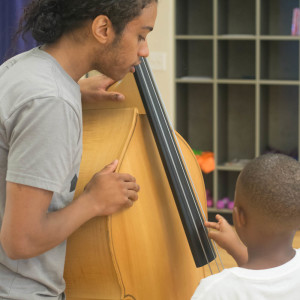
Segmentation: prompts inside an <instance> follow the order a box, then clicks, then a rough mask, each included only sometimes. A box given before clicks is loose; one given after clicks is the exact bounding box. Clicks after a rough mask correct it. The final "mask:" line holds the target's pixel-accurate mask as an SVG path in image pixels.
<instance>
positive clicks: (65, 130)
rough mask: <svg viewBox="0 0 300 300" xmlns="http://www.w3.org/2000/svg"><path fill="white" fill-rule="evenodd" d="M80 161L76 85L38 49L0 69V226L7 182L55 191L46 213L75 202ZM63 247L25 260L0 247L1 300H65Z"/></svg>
mask: <svg viewBox="0 0 300 300" xmlns="http://www.w3.org/2000/svg"><path fill="white" fill-rule="evenodd" d="M81 155H82V108H81V94H80V88H79V86H78V84H77V83H76V82H75V81H73V79H72V78H71V77H70V76H69V75H68V74H67V73H66V72H65V71H64V70H63V69H62V67H61V66H60V65H59V64H58V62H57V61H56V60H55V59H54V58H53V57H52V56H50V55H49V54H47V53H46V52H44V51H42V50H40V49H39V48H35V49H32V50H30V51H28V52H25V53H23V54H20V55H18V56H16V57H14V58H12V59H10V60H9V61H7V62H6V63H4V64H3V65H2V66H1V67H0V189H1V192H0V226H1V224H2V220H3V215H4V208H5V201H6V192H5V190H6V181H10V182H15V183H20V184H25V185H29V186H34V187H38V188H41V189H45V190H50V191H53V192H54V194H53V198H52V201H51V204H50V206H49V209H48V210H49V211H55V210H58V209H61V208H63V207H65V206H66V205H67V204H68V203H70V202H71V201H72V199H73V196H74V190H75V186H76V182H77V178H78V172H79V165H80V160H81ZM65 247H66V243H65V242H64V243H62V244H60V245H59V246H57V247H55V248H54V249H52V250H50V251H47V252H46V253H44V254H42V255H40V256H38V257H35V258H32V259H26V260H11V259H9V258H8V257H7V256H6V254H5V252H4V251H3V249H2V247H1V244H0V299H18V300H21V299H24V300H25V299H26V300H38V299H44V298H47V299H48V298H49V299H64V295H63V291H64V288H65V282H64V280H63V270H64V261H65Z"/></svg>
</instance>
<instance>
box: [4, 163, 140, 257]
mask: <svg viewBox="0 0 300 300" xmlns="http://www.w3.org/2000/svg"><path fill="white" fill-rule="evenodd" d="M117 163H118V162H117V161H114V162H113V163H112V164H110V165H108V166H107V167H105V168H104V169H103V170H102V171H101V172H99V173H97V174H95V175H94V177H93V178H92V180H91V181H90V182H89V183H88V185H87V186H86V188H85V190H84V192H83V193H82V194H81V195H80V196H79V197H78V198H77V199H75V200H74V201H73V202H72V203H71V204H70V205H68V206H67V207H65V208H63V209H61V210H58V211H55V212H50V213H49V212H48V207H49V204H50V202H51V199H52V194H53V193H52V192H50V191H46V190H42V189H39V188H34V187H30V186H25V185H21V184H16V183H12V182H7V195H6V207H5V214H4V219H3V223H2V228H1V232H0V241H1V244H2V247H3V248H4V250H5V252H6V254H7V255H8V256H9V257H10V258H12V259H27V258H31V257H35V256H38V255H40V254H42V253H44V252H46V251H47V250H50V249H52V248H54V247H55V246H57V245H59V244H60V243H61V242H63V241H64V240H65V239H67V238H68V236H69V235H70V234H72V233H73V232H74V231H75V230H76V229H77V228H79V227H80V226H81V225H82V224H84V223H85V222H86V221H88V220H90V219H91V218H93V217H96V216H105V215H110V214H113V213H115V212H117V211H120V210H122V209H124V208H127V207H130V206H132V204H133V201H135V200H137V198H138V195H137V192H138V191H139V186H138V185H137V184H136V182H135V178H134V177H132V176H131V175H129V174H118V173H114V171H115V169H116V167H117Z"/></svg>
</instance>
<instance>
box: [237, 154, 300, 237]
mask: <svg viewBox="0 0 300 300" xmlns="http://www.w3.org/2000/svg"><path fill="white" fill-rule="evenodd" d="M240 208H241V209H242V210H243V214H244V217H245V218H246V220H247V222H248V223H252V225H251V226H252V228H256V229H259V230H260V233H261V234H265V233H266V234H268V233H272V232H273V233H274V231H275V232H278V233H285V232H292V231H295V230H297V229H298V228H299V227H300V163H299V162H298V161H296V160H295V159H293V158H291V157H289V156H286V155H282V154H266V155H262V156H260V157H258V158H256V159H254V160H252V161H251V162H250V163H248V164H247V165H246V167H245V168H244V169H243V171H242V172H241V173H240V175H239V178H238V180H237V185H236V195H235V210H234V214H237V212H238V210H239V209H240ZM234 219H236V217H235V216H234Z"/></svg>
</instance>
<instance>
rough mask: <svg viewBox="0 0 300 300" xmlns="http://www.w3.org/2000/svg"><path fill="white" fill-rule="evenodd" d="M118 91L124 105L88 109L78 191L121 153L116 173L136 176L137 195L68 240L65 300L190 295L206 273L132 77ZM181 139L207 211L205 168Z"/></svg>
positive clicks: (177, 299) (182, 298)
mask: <svg viewBox="0 0 300 300" xmlns="http://www.w3.org/2000/svg"><path fill="white" fill-rule="evenodd" d="M118 90H119V91H121V92H122V93H124V94H125V96H126V101H125V102H124V103H122V104H120V103H118V104H114V103H102V104H97V106H95V105H90V106H86V107H85V108H84V111H83V117H84V119H83V120H84V121H83V122H84V131H83V157H82V164H81V170H80V174H79V181H78V184H77V189H76V194H79V193H80V192H81V191H82V190H83V188H84V186H85V185H86V183H87V182H88V181H89V180H90V178H91V177H92V175H93V174H94V173H96V172H98V171H99V170H101V169H102V168H103V167H104V166H105V165H107V164H108V163H110V162H111V161H113V160H114V159H116V158H117V159H119V165H118V170H117V171H118V172H121V173H130V174H132V175H134V176H135V177H136V180H137V182H138V184H139V185H140V187H141V189H140V192H139V200H138V201H137V202H135V203H134V205H133V207H131V208H130V209H127V210H124V211H121V212H119V213H117V214H114V215H112V216H107V217H98V218H94V219H92V220H91V221H89V222H88V223H86V224H85V225H83V226H82V227H81V228H80V229H79V230H77V231H76V232H75V233H74V234H73V235H72V236H71V237H70V238H69V239H68V246H67V256H66V265H65V280H66V285H67V288H66V295H67V299H68V300H79V299H84V300H91V299H99V300H100V299H101V300H104V299H105V300H113V299H114V300H115V299H126V300H129V299H135V300H169V299H170V300H171V299H172V300H188V299H190V298H191V296H192V294H193V292H194V290H195V289H196V287H197V285H198V283H199V281H200V280H201V278H203V277H204V275H205V271H204V268H196V266H195V262H194V260H193V256H192V254H191V250H190V247H189V244H188V241H187V238H186V235H185V232H184V229H183V226H182V223H181V220H180V216H179V213H178V210H177V207H176V204H175V201H174V199H173V194H172V191H171V188H170V185H169V182H168V179H167V176H166V172H165V169H164V166H163V164H162V161H161V158H160V154H159V152H158V149H157V145H156V142H155V140H154V137H153V134H152V131H151V128H150V125H149V122H148V118H147V115H146V114H145V111H144V108H143V105H142V103H141V99H140V97H139V93H138V91H137V87H136V85H135V81H134V79H133V76H132V75H128V76H127V77H126V78H125V80H123V82H122V83H121V84H120V85H119V86H118ZM177 138H178V141H179V144H180V147H181V150H182V154H183V156H184V158H185V161H186V164H187V166H188V168H189V172H190V176H191V178H192V180H193V181H194V188H195V190H196V192H197V194H198V196H199V199H200V201H201V204H202V207H204V208H206V197H205V188H204V182H203V178H202V173H201V170H200V169H199V166H198V164H197V161H196V159H195V157H194V155H193V153H192V151H191V149H190V147H189V146H188V145H187V143H186V142H185V141H184V140H183V139H182V138H181V137H180V136H179V135H178V134H177ZM205 213H206V212H205Z"/></svg>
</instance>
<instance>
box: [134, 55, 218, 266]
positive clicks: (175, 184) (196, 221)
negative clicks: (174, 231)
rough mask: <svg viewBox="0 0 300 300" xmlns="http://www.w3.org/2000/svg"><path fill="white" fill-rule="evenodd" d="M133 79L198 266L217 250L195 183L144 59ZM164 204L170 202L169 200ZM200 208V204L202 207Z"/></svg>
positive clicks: (209, 258)
mask: <svg viewBox="0 0 300 300" xmlns="http://www.w3.org/2000/svg"><path fill="white" fill-rule="evenodd" d="M134 77H135V80H136V83H137V86H138V89H139V92H140V95H141V98H142V101H143V104H144V107H145V110H146V113H147V116H148V120H149V123H150V125H151V128H152V132H153V135H154V138H155V141H156V144H157V146H158V150H159V153H160V156H161V159H162V162H163V165H164V168H165V171H166V174H167V177H168V180H169V184H170V187H171V190H172V193H173V196H174V199H175V202H176V206H177V209H178V212H179V215H180V218H181V222H182V224H183V228H184V230H185V234H186V237H187V240H188V242H189V245H190V248H191V252H192V255H193V257H194V261H195V264H196V266H197V267H201V266H204V265H206V264H208V263H210V262H211V261H212V260H214V259H215V257H216V253H215V250H214V247H213V245H212V243H211V241H210V239H209V238H208V235H207V229H206V227H205V226H204V219H203V215H202V213H203V209H202V207H199V204H200V201H198V197H197V195H195V192H194V188H193V183H192V182H191V179H190V177H189V175H188V171H187V167H186V164H185V162H184V159H183V157H182V155H181V150H180V148H179V145H178V143H177V142H176V136H175V132H174V130H173V129H172V126H171V124H170V122H169V120H168V116H167V113H166V111H165V108H164V105H163V102H162V100H161V97H160V94H159V91H158V89H157V86H156V84H155V81H154V79H153V76H152V73H151V70H150V67H149V65H148V63H147V60H146V59H145V58H141V63H140V64H139V65H138V66H137V67H136V71H135V73H134ZM165 201H168V199H166V200H165ZM200 205H201V204H200Z"/></svg>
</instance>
